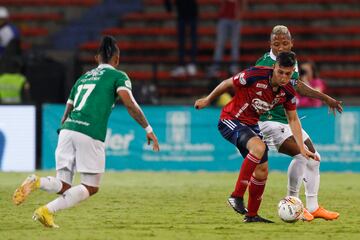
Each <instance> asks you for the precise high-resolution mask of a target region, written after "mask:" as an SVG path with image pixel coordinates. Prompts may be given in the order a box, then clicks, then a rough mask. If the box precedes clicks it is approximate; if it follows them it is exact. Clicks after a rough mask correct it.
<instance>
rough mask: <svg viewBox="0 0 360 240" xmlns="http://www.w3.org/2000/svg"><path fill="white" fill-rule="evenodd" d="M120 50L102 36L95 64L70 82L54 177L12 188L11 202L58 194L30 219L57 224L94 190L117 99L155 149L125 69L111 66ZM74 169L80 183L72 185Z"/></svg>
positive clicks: (156, 148)
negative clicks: (42, 193) (40, 194)
mask: <svg viewBox="0 0 360 240" xmlns="http://www.w3.org/2000/svg"><path fill="white" fill-rule="evenodd" d="M119 58H120V50H119V48H118V47H117V45H116V41H115V39H114V38H113V37H110V36H105V37H104V38H103V39H102V42H101V45H100V47H99V50H98V54H97V55H96V60H97V62H98V63H99V66H98V67H97V68H94V69H92V70H91V71H89V72H87V73H85V74H84V75H82V76H81V77H80V78H79V79H78V80H77V82H76V83H75V85H74V86H73V88H72V90H71V92H70V96H69V99H68V101H67V104H66V109H65V112H64V116H63V118H62V120H61V124H62V125H61V130H60V133H59V140H58V145H57V148H56V152H55V156H56V177H52V176H48V177H39V176H36V175H31V176H29V177H28V178H27V179H25V181H24V182H23V183H22V185H21V186H20V187H19V188H18V189H16V191H15V193H14V196H13V201H14V203H15V204H16V205H19V204H21V203H22V202H24V201H25V199H26V197H27V196H28V195H29V194H30V193H31V192H32V191H34V190H36V189H42V190H44V191H47V192H53V193H58V194H61V196H60V197H58V198H56V199H55V200H53V201H52V202H49V203H48V204H46V205H44V206H42V207H40V208H38V209H37V210H36V211H35V212H34V216H33V219H34V220H38V221H39V222H41V223H42V224H43V225H44V226H46V227H58V226H57V225H56V224H55V223H54V217H53V215H54V213H55V212H57V211H59V210H63V209H66V208H70V207H72V206H74V205H76V204H77V203H79V202H81V201H83V200H85V199H87V198H89V197H90V196H91V195H93V194H95V193H96V192H97V191H98V190H99V186H100V180H101V176H102V175H103V173H104V171H105V143H104V141H105V136H106V130H107V123H108V119H109V116H110V113H111V111H112V108H113V106H114V104H115V101H116V100H117V98H118V97H120V98H121V100H122V102H123V104H124V105H125V107H126V108H127V110H128V112H129V114H130V115H131V117H133V118H134V119H135V120H136V121H137V122H138V123H139V124H140V125H141V126H142V127H143V128H144V130H145V131H146V138H147V141H148V144H150V141H152V142H153V150H154V151H159V143H158V140H157V138H156V135H155V133H154V132H153V130H152V128H151V126H150V125H149V123H148V121H147V120H146V117H145V115H144V113H143V112H142V110H141V108H140V107H139V105H138V104H137V103H136V101H135V99H134V98H133V95H132V92H131V82H130V79H129V77H128V76H127V75H126V73H125V72H122V71H119V70H116V69H115V67H116V66H118V64H119ZM75 170H76V171H77V172H79V173H80V175H81V184H80V185H77V186H72V182H73V176H74V173H75Z"/></svg>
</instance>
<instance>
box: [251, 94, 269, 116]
mask: <svg viewBox="0 0 360 240" xmlns="http://www.w3.org/2000/svg"><path fill="white" fill-rule="evenodd" d="M274 100H275V99H274ZM251 105H252V106H253V108H254V109H255V110H256V112H257V113H259V114H262V113H264V112H267V111H269V110H271V109H272V107H273V105H272V104H270V103H268V102H265V101H263V100H261V99H259V98H254V99H253V100H252V102H251Z"/></svg>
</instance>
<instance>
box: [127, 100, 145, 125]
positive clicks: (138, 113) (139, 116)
mask: <svg viewBox="0 0 360 240" xmlns="http://www.w3.org/2000/svg"><path fill="white" fill-rule="evenodd" d="M127 110H128V113H129V114H130V116H131V117H132V118H133V119H135V121H136V122H137V123H139V124H140V125H141V126H142V127H143V128H146V127H147V126H148V125H149V123H148V121H147V120H146V117H145V115H144V113H143V112H142V110H141V108H140V107H139V106H137V104H133V105H132V106H128V107H127Z"/></svg>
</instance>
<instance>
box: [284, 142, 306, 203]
mask: <svg viewBox="0 0 360 240" xmlns="http://www.w3.org/2000/svg"><path fill="white" fill-rule="evenodd" d="M279 152H280V153H283V154H286V155H289V156H291V157H293V159H292V161H291V162H290V164H289V167H288V187H287V188H288V192H287V195H288V196H294V197H299V191H300V187H301V183H302V179H303V177H304V174H305V169H306V164H307V161H308V160H307V159H306V158H305V157H304V156H303V155H302V154H300V150H299V147H298V145H297V143H296V141H295V139H294V137H293V136H290V137H288V138H287V139H286V140H285V141H284V142H283V144H281V146H280V147H279Z"/></svg>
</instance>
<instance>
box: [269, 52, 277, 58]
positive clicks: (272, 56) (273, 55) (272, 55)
mask: <svg viewBox="0 0 360 240" xmlns="http://www.w3.org/2000/svg"><path fill="white" fill-rule="evenodd" d="M269 55H270V57H271V59H272V60H274V61H276V56H275V54H274V53H273V51H272V50H270V53H269Z"/></svg>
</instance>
